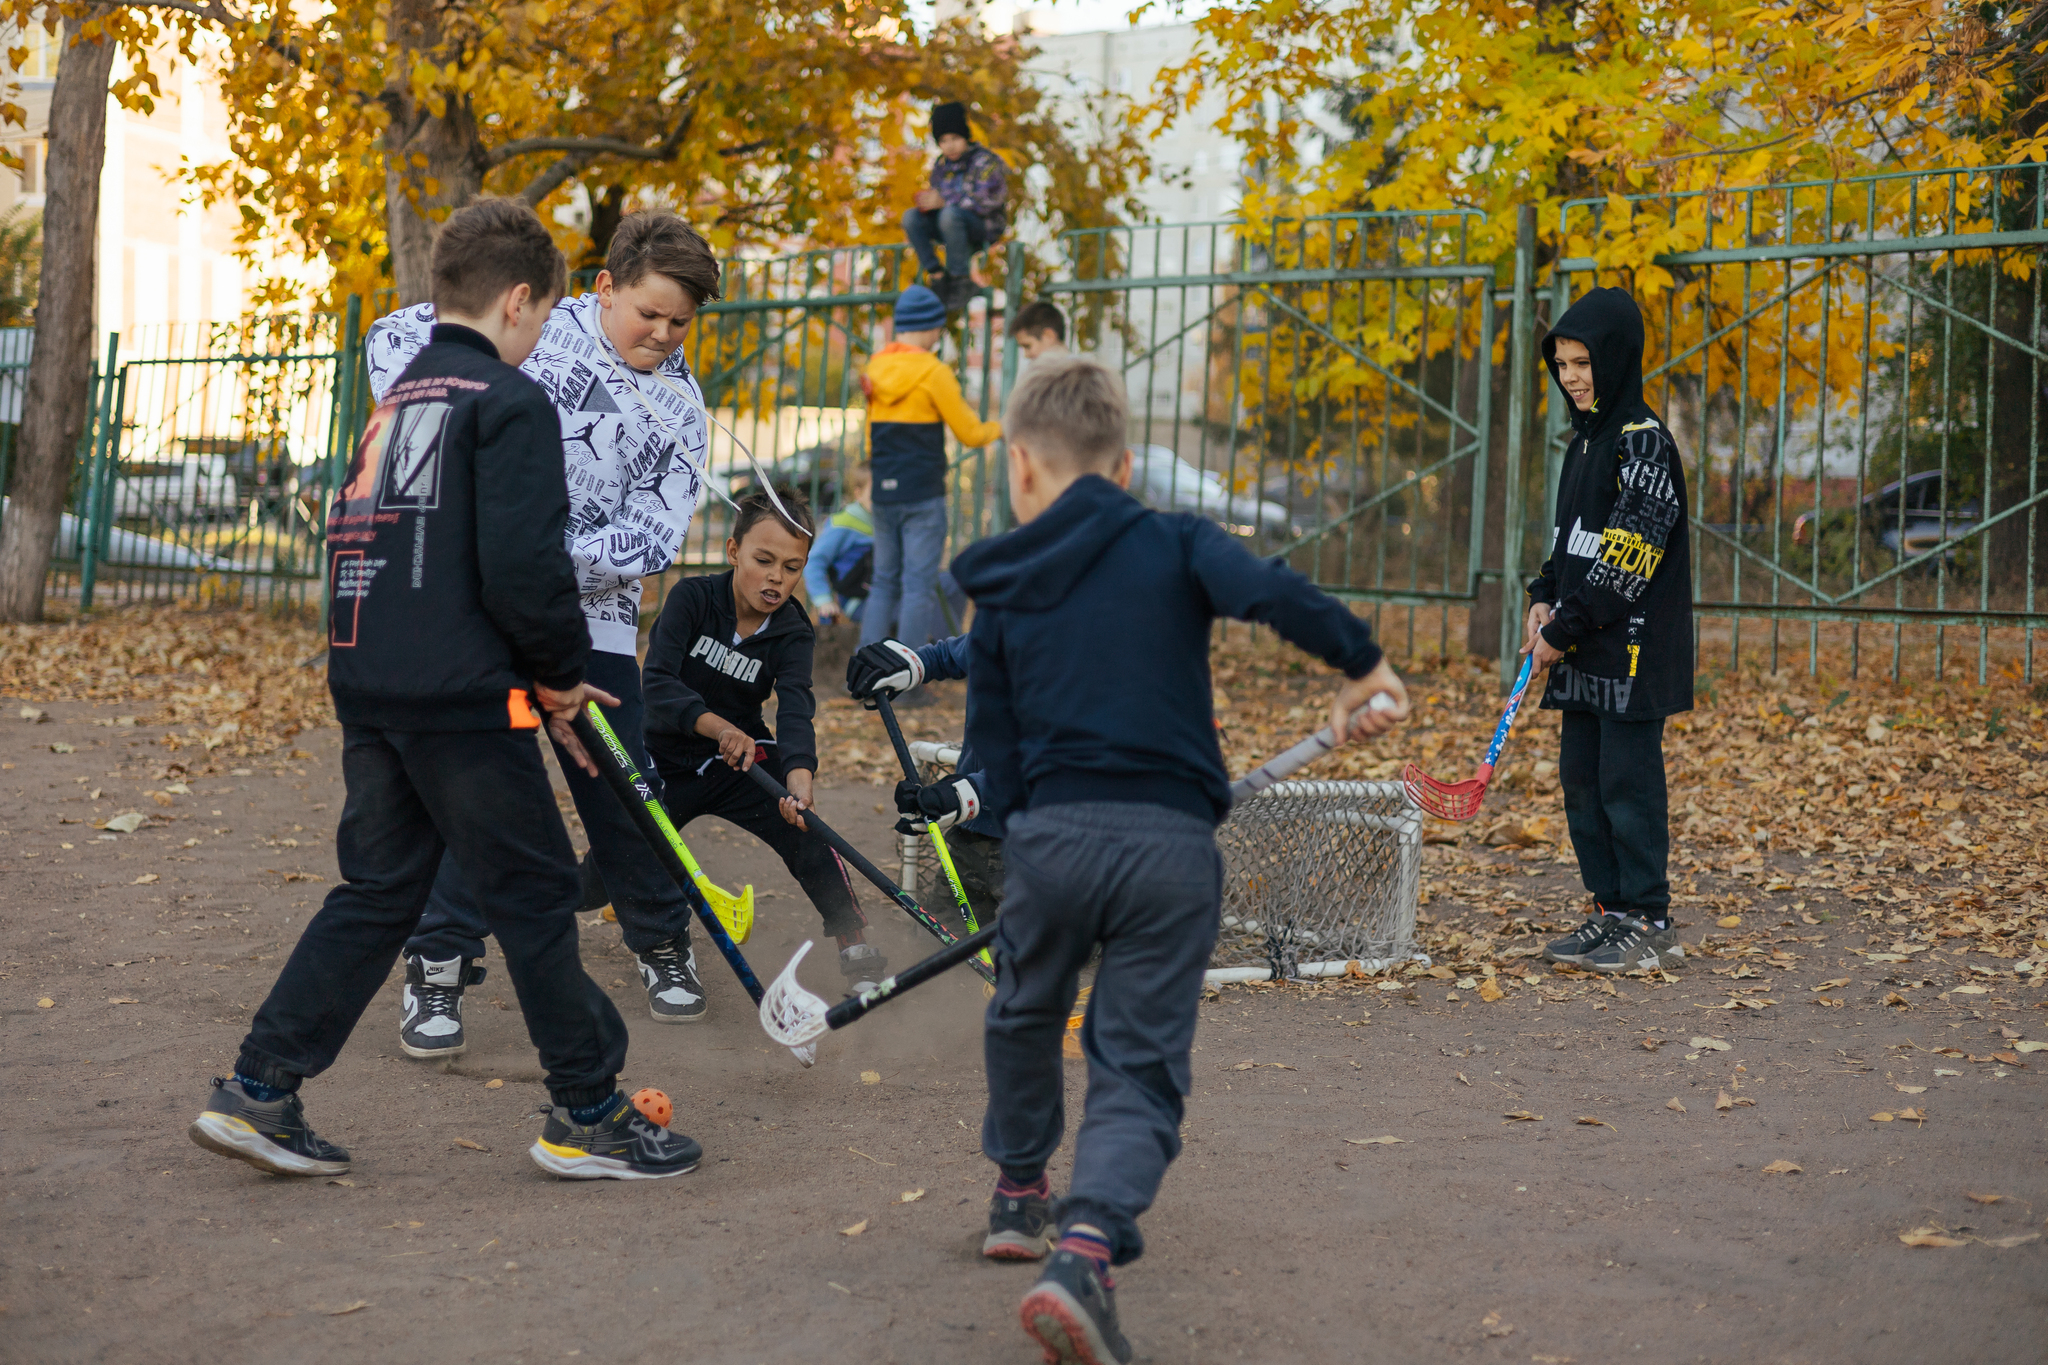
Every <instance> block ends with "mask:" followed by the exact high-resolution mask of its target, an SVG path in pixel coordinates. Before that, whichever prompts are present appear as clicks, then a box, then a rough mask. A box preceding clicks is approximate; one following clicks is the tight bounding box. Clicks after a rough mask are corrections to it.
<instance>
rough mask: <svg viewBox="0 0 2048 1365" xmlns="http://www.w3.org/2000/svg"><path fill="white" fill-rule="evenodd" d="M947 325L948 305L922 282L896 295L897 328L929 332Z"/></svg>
mask: <svg viewBox="0 0 2048 1365" xmlns="http://www.w3.org/2000/svg"><path fill="white" fill-rule="evenodd" d="M945 325H946V305H945V304H943V303H940V302H939V296H938V295H937V294H934V293H933V292H932V291H931V290H929V289H927V288H925V287H924V286H923V285H921V284H913V285H911V286H910V288H908V289H906V290H904V291H903V292H902V293H900V294H898V295H897V296H896V330H897V331H899V332H929V331H930V330H931V329H932V328H934V327H944V326H945Z"/></svg>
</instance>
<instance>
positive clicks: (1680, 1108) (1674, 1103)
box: [1664, 1095, 1685, 1114]
mask: <svg viewBox="0 0 2048 1365" xmlns="http://www.w3.org/2000/svg"><path fill="white" fill-rule="evenodd" d="M1664 1107H1665V1108H1666V1109H1670V1110H1674V1111H1675V1112H1677V1113H1680V1114H1683V1113H1684V1112H1685V1106H1684V1105H1682V1104H1680V1103H1679V1102H1678V1096H1676V1095H1673V1096H1672V1097H1671V1098H1670V1099H1668V1100H1666V1101H1664Z"/></svg>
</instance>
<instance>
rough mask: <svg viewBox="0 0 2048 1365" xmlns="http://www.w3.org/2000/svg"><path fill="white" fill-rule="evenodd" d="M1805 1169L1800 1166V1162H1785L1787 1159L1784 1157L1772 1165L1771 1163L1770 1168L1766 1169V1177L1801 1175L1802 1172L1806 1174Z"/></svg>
mask: <svg viewBox="0 0 2048 1365" xmlns="http://www.w3.org/2000/svg"><path fill="white" fill-rule="evenodd" d="M1805 1169H1806V1168H1805V1167H1804V1166H1801V1165H1800V1164H1799V1163H1798V1162H1796V1161H1787V1160H1785V1159H1784V1158H1783V1157H1780V1158H1778V1159H1777V1160H1776V1161H1773V1162H1772V1163H1771V1164H1770V1165H1768V1166H1766V1167H1764V1174H1765V1175H1799V1174H1801V1173H1802V1172H1804V1171H1805Z"/></svg>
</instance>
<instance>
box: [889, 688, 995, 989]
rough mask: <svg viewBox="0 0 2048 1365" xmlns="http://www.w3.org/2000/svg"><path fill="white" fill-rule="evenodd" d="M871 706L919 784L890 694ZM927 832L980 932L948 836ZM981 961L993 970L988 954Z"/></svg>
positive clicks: (966, 918)
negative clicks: (947, 840)
mask: <svg viewBox="0 0 2048 1365" xmlns="http://www.w3.org/2000/svg"><path fill="white" fill-rule="evenodd" d="M868 705H869V706H872V707H873V708H874V709H875V710H876V711H878V712H880V713H881V717H882V726H883V728H884V729H886V730H887V731H888V732H889V742H890V743H891V744H893V745H895V746H896V761H897V762H899V763H901V764H902V765H903V778H904V780H905V781H906V782H915V781H917V759H916V758H915V757H914V756H913V755H912V754H911V752H910V746H909V745H908V744H906V743H905V742H904V740H903V727H902V726H901V725H899V724H897V722H896V708H895V707H894V706H892V705H890V702H889V697H888V694H887V693H883V692H877V693H875V694H874V696H872V697H870V698H869V699H868ZM925 832H926V833H927V834H929V835H931V836H932V851H933V852H934V853H936V854H938V855H939V866H940V867H942V868H944V869H945V870H946V884H947V885H948V886H950V887H951V888H952V889H953V903H954V904H955V905H956V906H958V907H959V909H960V920H961V922H962V923H963V924H965V925H966V926H967V932H968V933H970V934H975V933H979V932H980V931H981V926H980V925H979V924H977V923H976V922H975V919H974V906H973V904H972V903H971V902H970V901H969V900H968V899H967V892H966V891H965V889H963V888H962V887H961V885H960V874H959V873H958V872H956V871H954V869H953V854H952V852H951V851H950V850H949V849H948V848H947V847H946V836H945V835H944V834H943V833H941V832H940V830H939V827H938V826H937V825H928V826H927V827H926V829H925ZM981 960H982V961H983V962H985V963H988V965H989V966H991V967H993V966H994V965H995V964H994V963H993V962H989V956H988V954H987V953H983V954H982V955H981Z"/></svg>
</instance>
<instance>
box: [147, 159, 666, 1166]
mask: <svg viewBox="0 0 2048 1365" xmlns="http://www.w3.org/2000/svg"><path fill="white" fill-rule="evenodd" d="M431 269H432V279H433V295H434V306H435V309H436V313H437V316H438V318H439V321H438V322H436V323H435V324H434V328H433V332H432V335H431V337H430V339H429V341H428V344H427V346H426V348H425V349H424V350H422V351H420V353H419V354H418V355H417V356H415V357H414V358H413V360H412V362H411V363H410V364H408V365H407V366H406V367H405V369H404V371H403V372H402V373H401V374H400V375H399V376H398V378H397V380H396V381H395V382H394V383H393V384H392V385H391V387H390V389H389V390H388V391H387V392H386V393H385V395H384V399H383V401H382V402H381V403H379V404H378V407H377V410H376V412H375V413H373V414H372V415H371V418H370V422H369V425H368V428H367V429H366V430H365V432H364V433H363V439H362V442H361V443H360V444H359V445H358V446H357V447H356V451H355V456H354V458H353V459H352V460H351V462H350V464H349V469H348V476H347V480H346V482H345V483H344V484H343V485H342V488H341V491H340V493H339V495H338V496H337V497H336V498H335V501H334V505H333V507H332V508H331V509H330V511H329V513H328V522H327V543H328V546H329V547H330V548H329V554H328V560H329V566H328V572H329V575H330V577H329V581H328V588H329V597H330V602H331V609H330V611H329V626H328V656H327V658H328V662H327V683H328V687H329V690H331V691H332V692H333V694H334V710H335V715H336V717H337V718H338V719H339V720H340V721H341V734H342V751H341V771H342V778H343V780H344V782H346V784H347V787H348V801H347V804H346V805H345V806H344V807H343V808H342V813H341V823H340V827H339V828H338V829H337V830H336V831H335V852H336V857H337V860H338V861H339V863H340V866H341V876H342V884H341V885H340V886H337V887H336V888H335V889H334V890H333V891H330V892H329V893H328V895H327V899H326V901H325V902H324V903H323V904H322V905H321V907H320V909H319V911H318V912H317V913H316V914H315V915H314V916H313V918H312V920H311V921H310V922H309V923H308V924H307V925H306V931H305V933H304V934H302V935H300V937H299V941H298V944H297V945H296V946H295V947H294V948H293V949H292V954H291V957H290V959H289V960H288V961H287V962H286V963H285V966H284V970H283V971H282V972H281V973H279V975H278V979H277V984H276V985H274V986H272V987H271V990H270V995H269V997H268V998H267V999H266V1000H265V1001H264V1002H263V1005H262V1008H260V1009H258V1010H257V1011H256V1017H255V1018H254V1019H253V1020H251V1021H250V1025H249V1033H248V1036H247V1037H246V1038H245V1039H244V1040H243V1042H242V1050H241V1055H240V1056H239V1057H237V1058H236V1061H235V1070H234V1075H233V1076H232V1077H231V1078H230V1079H227V1080H218V1081H215V1082H214V1087H213V1093H212V1095H211V1096H210V1097H209V1099H208V1101H207V1104H206V1108H205V1110H204V1111H203V1112H202V1113H201V1114H200V1115H199V1117H198V1118H197V1119H195V1120H194V1121H193V1122H192V1125H191V1127H190V1129H189V1130H188V1131H189V1133H190V1135H191V1138H192V1140H193V1141H194V1142H196V1143H198V1144H199V1145H200V1146H201V1147H205V1148H207V1149H208V1150H210V1151H215V1152H219V1153H220V1154H222V1155H223V1156H232V1157H236V1158H239V1159H240V1160H243V1161H246V1162H248V1163H249V1164H250V1165H252V1166H255V1167H257V1168H259V1169H261V1170H264V1171H268V1172H270V1173H272V1174H275V1175H339V1174H341V1173H342V1172H344V1171H346V1170H348V1168H349V1155H348V1153H347V1152H346V1151H344V1150H342V1149H341V1148H340V1147H337V1146H335V1145H334V1144H333V1143H331V1142H328V1141H326V1140H325V1139H323V1138H322V1137H320V1136H319V1134H317V1133H315V1132H314V1131H313V1129H312V1127H311V1126H310V1125H309V1124H307V1122H306V1116H305V1110H304V1108H303V1107H302V1106H301V1104H300V1102H299V1096H298V1091H299V1085H300V1082H302V1081H303V1080H305V1079H306V1078H307V1077H310V1076H317V1075H319V1074H320V1073H321V1072H322V1071H325V1070H326V1069H327V1068H328V1067H329V1066H332V1065H333V1064H334V1059H335V1057H336V1056H337V1055H338V1054H339V1053H340V1051H341V1047H342V1044H344V1043H345V1042H347V1041H348V1036H349V1033H350V1031H351V1030H353V1029H354V1028H355V1026H356V1021H357V1020H359V1019H361V1018H362V1014H363V1010H364V1009H365V1008H366V1007H367V1006H368V1005H369V1003H370V999H371V997H372V996H374V995H375V994H376V992H377V990H378V988H379V987H381V986H382V985H383V984H384V981H385V978H386V977H388V976H389V975H390V974H391V968H392V964H393V963H395V962H396V961H397V960H398V954H399V950H400V949H401V948H402V947H403V946H404V944H405V941H406V939H407V937H408V936H410V935H411V934H412V932H413V930H414V929H415V928H416V927H417V926H418V924H419V919H420V911H421V909H422V907H424V906H425V904H426V901H427V893H428V891H429V890H430V889H431V887H432V886H433V883H434V877H435V874H436V871H437V870H438V869H439V867H440V865H441V859H442V855H443V853H444V852H446V853H449V854H452V856H453V857H454V858H455V860H456V861H457V862H458V863H459V864H460V865H461V867H462V871H463V873H464V875H465V876H466V877H467V878H468V879H469V880H470V881H471V882H472V884H473V885H474V886H475V888H476V890H477V892H478V893H479V896H480V899H481V901H482V904H483V906H484V907H485V910H484V915H485V919H486V921H487V923H488V925H489V927H490V929H491V931H492V932H493V933H495V934H496V935H497V936H498V942H499V945H500V947H501V948H502V949H503V950H504V954H505V966H506V970H507V972H508V973H509V975H510V976H511V978H512V987H513V990H514V991H515V992H516V993H517V994H518V997H519V1008H520V1012H521V1013H522V1014H524V1015H525V1016H526V1028H527V1034H528V1036H529V1037H531V1038H532V1040H533V1044H534V1046H535V1047H536V1048H537V1049H538V1050H539V1052H540V1060H541V1064H542V1066H543V1067H544V1068H545V1070H546V1072H547V1085H548V1093H549V1095H550V1096H551V1097H552V1098H553V1100H554V1108H553V1110H552V1112H551V1113H550V1114H549V1117H548V1120H547V1123H546V1124H545V1125H544V1126H543V1128H542V1130H541V1135H540V1137H539V1139H538V1140H537V1141H536V1142H535V1143H534V1144H533V1147H532V1149H531V1151H530V1153H529V1155H531V1156H532V1158H533V1160H534V1161H535V1162H536V1163H538V1164H539V1165H540V1166H541V1167H542V1168H543V1169H544V1170H547V1171H550V1172H552V1173H554V1174H556V1175H561V1176H568V1177H571V1178H575V1179H585V1180H587V1179H593V1178H613V1179H636V1180H644V1179H651V1178H656V1177H661V1176H673V1175H682V1174H684V1173H686V1172H689V1171H693V1170H695V1169H696V1168H697V1162H698V1159H699V1157H700V1155H701V1151H700V1149H699V1147H698V1145H697V1144H696V1143H695V1142H692V1141H691V1140H690V1139H689V1138H686V1137H684V1136H682V1135H681V1134H679V1133H672V1132H670V1131H668V1130H667V1129H666V1128H663V1127H660V1126H658V1125H656V1124H654V1123H651V1122H649V1121H648V1120H647V1119H646V1118H644V1117H642V1116H641V1114H640V1111H639V1110H637V1109H636V1108H634V1106H633V1105H632V1104H631V1103H630V1102H629V1101H628V1100H627V1099H626V1097H625V1096H624V1095H623V1094H621V1093H619V1088H618V1073H619V1071H620V1069H621V1067H622V1066H623V1064H624V1062H625V1059H626V1026H625V1023H624V1021H622V1020H621V1019H620V1018H619V1012H618V1010H617V1008H615V1007H614V1006H613V1004H612V1002H611V1000H610V999H609V998H607V997H606V995H605V994H604V992H603V991H601V990H599V989H598V987H597V983H596V982H594V981H592V980H591V979H590V977H589V976H588V975H587V974H586V973H585V972H584V970H583V963H582V959H581V957H580V956H579V955H578V952H577V946H576V908H577V905H578V904H579V902H580V900H581V895H580V891H581V887H580V884H579V881H578V878H577V874H576V855H575V852H574V850H573V849H572V848H571V846H570V844H569V833H568V831H567V830H566V829H564V828H563V827H562V817H561V814H560V812H558V811H557V810H556V809H555V800H554V796H553V793H552V790H551V788H550V785H549V782H548V774H547V769H546V768H545V767H544V766H542V763H541V757H540V749H539V747H538V746H537V745H536V744H535V743H534V737H535V733H536V732H537V731H538V730H539V729H540V726H541V714H542V713H545V715H546V716H547V718H548V719H547V725H548V728H549V730H550V732H551V733H553V735H554V736H555V739H556V741H557V742H558V743H559V744H561V745H562V747H563V751H564V752H565V753H566V754H567V755H568V756H569V758H570V760H571V761H574V762H577V763H580V764H583V765H584V766H586V767H590V766H592V765H591V764H590V758H589V755H587V754H586V753H584V751H583V747H582V745H581V744H579V743H577V741H576V737H575V735H574V733H573V732H572V731H571V730H570V729H569V720H570V719H571V718H572V717H573V716H575V714H576V713H577V712H578V711H579V710H581V709H582V707H583V706H584V704H585V703H586V702H588V701H596V702H598V703H599V704H600V705H610V706H616V705H618V700H617V698H615V697H612V696H610V695H608V694H607V693H604V692H601V691H599V690H598V689H596V688H594V687H592V686H590V685H589V684H587V683H586V682H585V681H584V679H583V669H584V665H585V662H586V661H587V659H588V657H589V654H590V632H589V629H588V628H587V627H586V626H585V624H584V620H583V612H582V610H581V609H580V608H579V607H578V606H577V594H576V574H575V569H574V567H573V566H572V565H571V563H570V560H569V552H568V551H567V550H566V549H565V548H564V547H563V535H562V532H563V528H564V527H565V526H566V525H567V524H568V519H569V495H568V486H567V485H566V484H565V483H564V482H563V479H562V447H561V439H562V438H561V427H560V424H559V422H558V421H557V420H556V418H555V409H554V406H553V404H552V403H550V402H549V401H548V396H547V394H546V393H545V392H544V391H543V390H542V389H541V388H540V386H539V385H537V384H535V383H534V382H533V381H532V380H530V379H528V378H526V376H524V375H522V374H521V373H520V372H519V371H518V370H517V369H515V368H513V367H514V366H516V365H518V364H519V363H520V362H521V361H523V360H525V359H526V357H527V356H528V355H529V354H530V353H531V352H532V350H533V347H534V344H535V343H536V342H537V341H538V340H539V339H540V332H541V324H542V322H543V321H544V320H545V319H546V317H547V315H548V310H549V308H551V307H552V306H553V304H554V301H555V299H556V298H557V297H559V296H560V294H561V292H562V284H563V276H564V273H565V270H564V262H563V260H562V253H561V252H560V251H559V250H557V249H556V247H555V244H554V239H553V238H551V237H550V236H549V235H548V230H547V228H546V227H545V226H543V225H542V223H541V221H540V219H539V218H537V217H535V216H534V212H533V210H532V209H530V208H527V207H526V206H525V205H523V204H520V203H518V202H516V201H513V200H506V199H489V200H484V201H482V202H480V203H477V204H472V205H470V206H469V207H468V208H465V209H463V210H462V211H460V212H459V213H456V214H455V215H454V216H452V217H451V218H449V220H448V221H447V222H446V223H445V224H443V225H442V227H441V230H440V233H439V234H438V236H437V238H436V240H435V243H434V257H433V264H432V267H431ZM536 702H537V703H538V709H536V705H535V703H536ZM593 771H594V769H593ZM393 1121H396V1122H399V1123H403V1122H405V1119H404V1118H403V1116H402V1115H401V1116H398V1117H397V1118H396V1119H395V1120H393Z"/></svg>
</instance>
